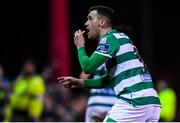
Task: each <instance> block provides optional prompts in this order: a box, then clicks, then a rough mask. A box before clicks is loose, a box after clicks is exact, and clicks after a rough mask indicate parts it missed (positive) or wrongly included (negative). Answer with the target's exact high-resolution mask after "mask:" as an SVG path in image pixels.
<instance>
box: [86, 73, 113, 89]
mask: <svg viewBox="0 0 180 123" xmlns="http://www.w3.org/2000/svg"><path fill="white" fill-rule="evenodd" d="M84 87H85V88H104V87H112V84H111V80H110V78H109V75H108V74H105V75H103V76H101V77H100V78H97V79H85V80H84Z"/></svg>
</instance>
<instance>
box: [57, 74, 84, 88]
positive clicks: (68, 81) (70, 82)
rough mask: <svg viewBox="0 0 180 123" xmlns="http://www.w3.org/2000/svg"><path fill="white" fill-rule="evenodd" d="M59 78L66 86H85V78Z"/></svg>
mask: <svg viewBox="0 0 180 123" xmlns="http://www.w3.org/2000/svg"><path fill="white" fill-rule="evenodd" d="M57 79H58V81H59V83H61V84H62V85H63V86H64V87H65V88H83V86H84V80H83V79H77V78H74V77H71V76H68V77H58V78H57Z"/></svg>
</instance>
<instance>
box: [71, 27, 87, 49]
mask: <svg viewBox="0 0 180 123" xmlns="http://www.w3.org/2000/svg"><path fill="white" fill-rule="evenodd" d="M84 32H85V31H81V30H78V31H76V32H75V33H74V44H75V45H76V47H77V48H78V49H79V48H81V47H84V45H85V39H84V35H83V33H84Z"/></svg>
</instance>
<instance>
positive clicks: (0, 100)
mask: <svg viewBox="0 0 180 123" xmlns="http://www.w3.org/2000/svg"><path fill="white" fill-rule="evenodd" d="M8 83H9V80H8V79H7V78H6V77H5V76H4V68H3V66H2V65H0V122H2V121H3V117H4V106H5V104H6V103H7V95H8V93H7V85H8Z"/></svg>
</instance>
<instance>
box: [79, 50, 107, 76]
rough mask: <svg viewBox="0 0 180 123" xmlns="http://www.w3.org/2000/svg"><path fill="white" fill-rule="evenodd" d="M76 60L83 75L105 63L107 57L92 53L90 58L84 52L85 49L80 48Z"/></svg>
mask: <svg viewBox="0 0 180 123" xmlns="http://www.w3.org/2000/svg"><path fill="white" fill-rule="evenodd" d="M78 58H79V62H80V65H81V68H82V70H83V71H84V72H85V73H92V72H94V71H95V70H96V69H97V68H98V67H99V66H100V65H102V64H103V63H105V62H106V60H107V59H108V57H106V56H103V55H99V54H97V53H93V54H92V55H91V57H88V56H87V55H86V52H85V48H84V47H81V48H79V49H78Z"/></svg>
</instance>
